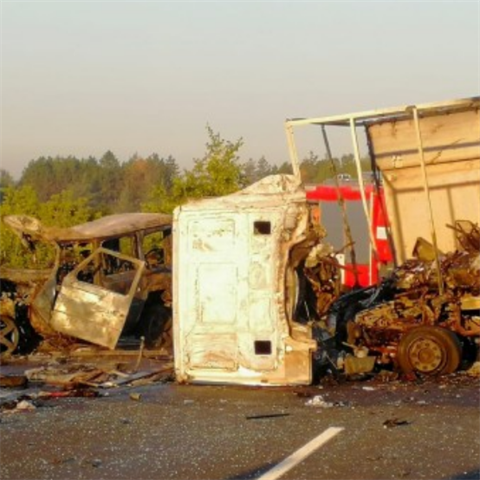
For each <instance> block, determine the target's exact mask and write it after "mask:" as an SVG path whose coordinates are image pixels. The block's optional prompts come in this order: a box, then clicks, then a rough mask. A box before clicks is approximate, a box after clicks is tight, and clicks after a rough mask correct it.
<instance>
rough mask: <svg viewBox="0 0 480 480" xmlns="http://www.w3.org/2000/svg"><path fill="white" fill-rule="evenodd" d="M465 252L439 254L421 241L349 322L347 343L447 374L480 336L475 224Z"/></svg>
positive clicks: (383, 359)
mask: <svg viewBox="0 0 480 480" xmlns="http://www.w3.org/2000/svg"><path fill="white" fill-rule="evenodd" d="M461 238H462V241H461V242H460V244H461V245H462V246H463V248H464V250H457V251H455V252H451V253H447V254H440V255H439V260H440V261H439V268H438V267H437V264H436V261H435V260H433V259H432V257H433V255H432V250H431V248H430V247H431V246H429V245H428V244H427V242H424V241H423V242H421V246H422V248H418V249H416V250H417V257H418V258H415V259H412V260H409V261H407V262H405V263H404V264H403V265H401V266H400V267H398V268H397V269H395V271H394V272H393V275H392V276H391V277H389V278H388V279H386V280H385V281H384V282H383V283H382V284H381V285H380V287H379V288H378V289H377V290H376V291H375V292H374V294H373V295H372V296H370V297H369V298H367V299H365V300H363V301H362V302H361V303H362V305H363V307H366V308H365V309H364V310H363V311H360V312H359V313H357V315H356V316H355V319H354V321H352V320H350V321H349V322H348V324H347V332H348V338H347V343H348V344H350V345H354V346H355V347H356V348H357V349H358V348H359V347H366V348H367V349H368V350H369V351H370V352H374V353H375V354H376V355H379V357H378V359H377V361H379V362H380V363H390V362H392V361H393V362H394V363H396V364H398V366H399V367H400V368H401V369H402V370H403V371H405V372H409V371H417V372H423V373H428V374H437V373H451V372H453V371H454V370H456V369H457V367H458V366H459V364H460V362H461V360H462V358H463V359H465V357H466V356H467V357H468V351H474V350H475V348H474V345H473V344H474V341H475V337H477V338H478V336H479V335H480V252H479V243H480V242H479V238H480V235H479V228H478V226H476V225H475V226H473V228H472V229H471V230H470V231H469V232H468V233H465V232H463V235H462V237H461Z"/></svg>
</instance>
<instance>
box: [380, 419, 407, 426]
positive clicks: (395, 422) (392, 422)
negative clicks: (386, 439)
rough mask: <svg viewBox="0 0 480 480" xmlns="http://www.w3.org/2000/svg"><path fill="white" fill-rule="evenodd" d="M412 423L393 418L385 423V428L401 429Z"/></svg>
mask: <svg viewBox="0 0 480 480" xmlns="http://www.w3.org/2000/svg"><path fill="white" fill-rule="evenodd" d="M410 423H411V422H408V421H407V420H399V419H398V418H392V419H389V420H385V421H384V422H383V428H393V427H401V426H403V425H410Z"/></svg>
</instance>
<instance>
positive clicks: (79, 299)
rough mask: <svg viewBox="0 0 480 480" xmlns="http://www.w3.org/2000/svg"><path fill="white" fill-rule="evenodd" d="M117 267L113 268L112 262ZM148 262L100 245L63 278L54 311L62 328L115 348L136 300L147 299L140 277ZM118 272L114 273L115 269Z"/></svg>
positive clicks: (58, 327) (55, 322) (56, 323)
mask: <svg viewBox="0 0 480 480" xmlns="http://www.w3.org/2000/svg"><path fill="white" fill-rule="evenodd" d="M112 265H115V266H116V268H115V269H113V270H112V268H111V266H112ZM144 271H145V262H143V261H142V260H138V259H136V258H133V257H130V256H127V255H123V254H121V253H118V252H114V251H112V250H107V249H105V248H99V249H97V250H95V251H94V252H93V253H92V254H91V255H90V256H89V257H87V258H86V259H85V260H83V261H82V262H81V263H80V264H79V265H78V266H77V267H76V268H75V269H74V270H72V271H71V272H70V273H69V274H68V275H67V276H66V277H65V278H64V280H63V283H62V286H61V288H60V291H59V292H58V295H57V298H56V301H55V304H54V309H53V313H52V319H51V326H52V327H53V328H54V329H55V330H56V331H58V332H60V333H64V334H66V335H70V336H72V337H77V338H80V339H82V340H86V341H88V342H91V343H94V344H97V345H101V346H104V347H108V348H110V349H113V348H115V345H116V344H117V342H118V339H119V337H120V335H121V333H122V330H123V328H124V326H125V322H126V320H127V317H128V316H129V312H130V310H131V307H132V303H134V301H135V300H144V298H143V297H144V295H143V292H142V289H141V284H140V281H141V279H142V275H143V273H144ZM112 272H114V273H112Z"/></svg>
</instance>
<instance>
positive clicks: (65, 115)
mask: <svg viewBox="0 0 480 480" xmlns="http://www.w3.org/2000/svg"><path fill="white" fill-rule="evenodd" d="M479 5H480V3H479V2H478V1H477V0H474V1H469V2H466V1H463V2H462V1H459V0H456V1H451V2H440V1H435V2H422V1H416V2H400V1H387V0H385V1H381V2H366V1H363V2H360V1H357V2H343V1H339V0H336V1H332V2H326V1H318V2H301V1H295V2H293V1H292V2H228V1H224V2H182V1H175V2H140V1H135V2H133V1H132V2H119V1H116V2H115V1H108V2H107V1H104V2H100V1H93V2H87V1H81V2H80V1H79V2H74V1H68V0H63V1H57V2H54V1H50V2H47V1H31V2H23V1H19V0H16V1H12V2H9V1H5V0H3V1H2V2H1V40H2V45H1V101H2V103H1V167H2V168H5V169H7V170H8V171H10V172H11V173H12V174H13V175H14V176H16V177H18V176H19V175H20V173H21V171H22V170H23V168H24V167H25V166H26V164H27V163H28V162H29V161H30V160H32V159H35V158H38V157H39V156H42V155H43V156H48V155H52V156H54V155H70V154H71V155H75V156H77V157H87V156H89V155H93V156H95V157H97V158H98V157H100V156H101V155H102V154H103V153H104V152H105V151H106V150H108V149H110V150H112V151H113V152H114V153H115V154H116V155H117V157H119V159H120V160H127V159H128V158H129V157H130V156H131V155H132V154H134V153H135V152H137V153H138V154H139V155H144V156H147V155H149V154H151V153H152V152H156V153H158V154H159V155H160V156H164V157H166V156H168V155H172V156H173V157H174V158H175V159H176V160H177V162H178V163H179V164H180V165H181V166H184V167H190V166H191V164H192V159H193V158H198V157H201V156H202V155H203V153H204V150H205V148H204V147H205V143H206V141H207V134H206V129H205V126H206V125H207V123H208V124H209V125H210V126H211V127H212V128H213V130H214V131H216V132H219V133H220V134H221V136H222V137H223V138H226V139H229V140H232V141H235V140H237V139H238V138H240V137H243V139H244V142H245V145H244V147H243V148H242V150H241V152H240V154H241V157H242V160H245V161H246V160H248V158H254V159H258V158H259V157H260V156H262V155H264V156H265V157H266V159H267V160H268V161H269V162H271V163H280V162H282V161H284V160H287V159H288V150H287V146H286V141H285V134H284V129H283V122H284V120H285V119H286V118H291V117H299V116H323V115H330V114H337V113H338V114H341V113H347V112H352V111H358V110H370V109H374V108H381V107H392V106H397V105H403V104H410V103H424V102H432V101H443V100H448V99H453V98H463V97H468V96H472V95H478V94H479V91H480V9H479ZM339 153H341V152H339Z"/></svg>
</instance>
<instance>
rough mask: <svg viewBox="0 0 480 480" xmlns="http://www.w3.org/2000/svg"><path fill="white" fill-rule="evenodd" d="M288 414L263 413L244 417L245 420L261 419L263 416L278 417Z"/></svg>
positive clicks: (287, 414)
mask: <svg viewBox="0 0 480 480" xmlns="http://www.w3.org/2000/svg"><path fill="white" fill-rule="evenodd" d="M288 416H290V413H267V414H264V415H247V416H246V417H245V418H246V419H247V420H262V419H264V418H279V417H288Z"/></svg>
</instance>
